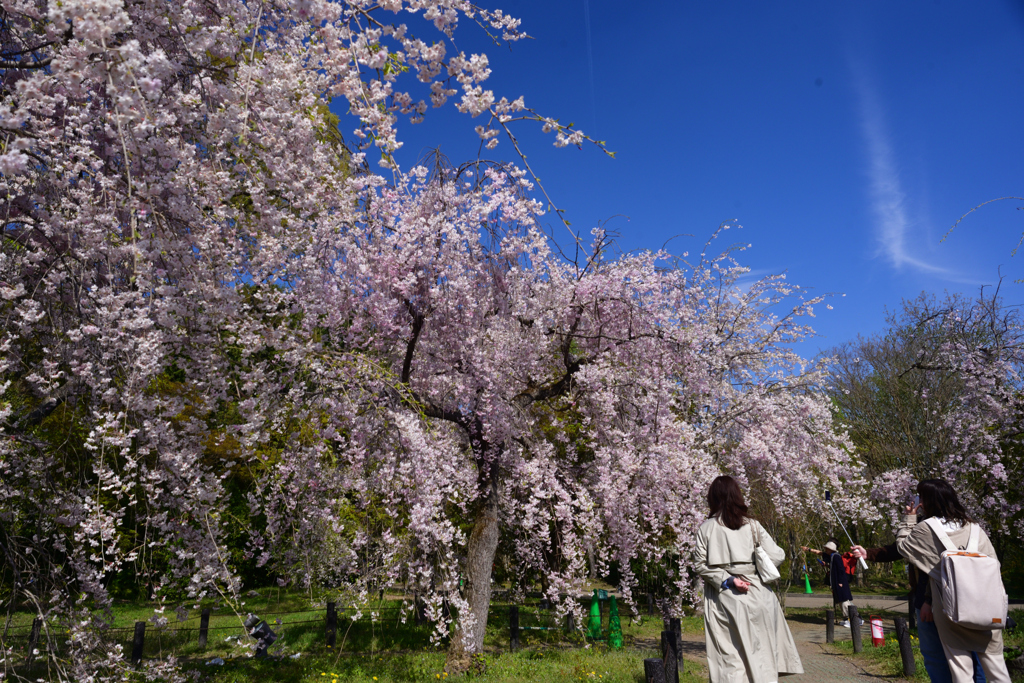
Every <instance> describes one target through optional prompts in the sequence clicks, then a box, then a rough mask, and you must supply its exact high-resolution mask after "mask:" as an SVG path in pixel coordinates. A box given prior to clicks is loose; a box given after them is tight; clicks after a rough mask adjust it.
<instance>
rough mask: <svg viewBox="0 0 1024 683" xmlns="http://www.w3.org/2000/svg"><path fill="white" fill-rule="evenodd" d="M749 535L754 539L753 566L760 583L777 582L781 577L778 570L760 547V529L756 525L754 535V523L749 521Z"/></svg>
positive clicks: (766, 552)
mask: <svg viewBox="0 0 1024 683" xmlns="http://www.w3.org/2000/svg"><path fill="white" fill-rule="evenodd" d="M750 535H751V536H753V538H754V566H755V567H757V573H758V575H759V576H760V577H761V583H772V582H774V581H778V580H779V578H780V577H781V576H782V575H781V574H779V568H778V567H776V566H775V563H774V562H772V558H770V557H768V551H767V550H765V549H764V548H762V547H761V527H760V525H758V530H757V533H756V534H755V533H754V521H753V520H751V521H750Z"/></svg>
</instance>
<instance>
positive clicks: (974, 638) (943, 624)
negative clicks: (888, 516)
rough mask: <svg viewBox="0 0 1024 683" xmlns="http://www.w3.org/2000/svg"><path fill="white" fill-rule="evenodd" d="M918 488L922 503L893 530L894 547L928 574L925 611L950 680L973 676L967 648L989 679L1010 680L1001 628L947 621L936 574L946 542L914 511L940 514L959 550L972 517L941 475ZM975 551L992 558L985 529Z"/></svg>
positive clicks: (994, 682)
mask: <svg viewBox="0 0 1024 683" xmlns="http://www.w3.org/2000/svg"><path fill="white" fill-rule="evenodd" d="M917 492H918V494H919V495H920V496H921V504H920V505H918V506H917V507H916V508H915V507H908V508H907V514H906V515H905V516H904V518H903V523H902V524H901V525H900V528H899V531H898V532H897V533H896V548H897V549H898V550H899V552H900V555H902V556H903V557H905V558H907V559H908V560H910V561H911V562H913V563H914V565H915V566H917V567H918V568H919V569H920V570H921V571H922V572H924V573H925V574H927V575H928V576H929V577H930V578H929V582H930V586H929V587H930V589H931V598H932V604H931V606H930V610H929V612H930V615H928V616H930V617H931V619H934V620H935V628H936V630H937V631H938V632H939V640H941V641H942V649H943V650H944V651H945V653H946V661H947V662H948V663H949V671H950V673H951V674H952V675H953V681H954V683H972V682H973V681H974V660H973V658H972V657H971V653H972V652H974V653H976V654H977V656H978V660H979V661H980V662H981V668H982V669H984V670H985V677H986V679H987V680H988V683H1010V674H1009V672H1008V671H1007V669H1006V661H1005V660H1004V659H1003V632H1002V631H1000V630H991V631H980V630H975V629H970V628H965V627H963V626H960V625H959V624H954V623H953V622H952V621H950V619H949V617H948V616H946V613H945V612H944V611H943V609H942V590H941V587H940V585H939V583H938V580H937V579H938V578H939V562H940V560H941V559H942V552H943V551H944V550H945V549H946V547H945V546H944V545H943V543H942V541H940V540H939V538H938V537H937V536H936V535H935V532H934V531H933V530H932V528H931V527H930V526H929V525H928V524H926V523H925V522H921V523H920V524H918V521H917V513H918V511H919V510H920V511H922V512H923V513H924V517H925V518H928V517H938V518H939V521H941V522H942V523H943V530H944V531H945V532H946V535H947V536H949V540H950V541H951V542H952V543H953V545H955V546H956V547H957V548H960V549H961V550H963V549H964V548H966V547H967V541H968V539H969V537H970V535H971V532H970V526H971V523H972V521H973V520H971V518H970V517H968V516H967V512H966V510H964V507H963V505H961V504H960V500H959V499H958V498H957V495H956V491H954V490H953V487H952V486H950V485H949V483H948V482H946V481H945V480H943V479H925V480H924V481H922V482H921V483H919V484H918V485H917ZM978 552H980V553H983V554H985V555H988V556H989V557H996V549H995V548H994V547H993V546H992V541H990V540H989V538H988V534H986V533H985V530H984V529H982V530H981V533H980V538H979V541H978ZM926 606H927V605H926ZM928 616H926V611H925V609H924V607H922V609H921V618H922V619H925V620H927V621H931V619H929V618H928Z"/></svg>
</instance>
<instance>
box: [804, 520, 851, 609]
mask: <svg viewBox="0 0 1024 683" xmlns="http://www.w3.org/2000/svg"><path fill="white" fill-rule="evenodd" d="M800 548H801V549H802V550H806V551H808V552H812V553H814V554H816V555H819V554H820V555H822V556H823V558H824V561H825V562H826V566H827V567H828V577H829V587H830V588H831V589H832V602H834V603H835V604H836V623H839V621H838V619H839V612H840V611H841V612H842V614H843V627H845V628H850V605H852V604H853V593H852V592H851V591H850V576H849V575H848V574H847V573H846V565H845V564H843V556H842V555H840V554H839V552H838V550H839V546H838V542H837V541H836V539H834V538H830V539H829V540H828V543H826V544H825V548H824V549H823V550H815V549H814V548H808V547H806V546H800Z"/></svg>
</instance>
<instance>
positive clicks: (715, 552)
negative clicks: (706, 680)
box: [694, 476, 804, 683]
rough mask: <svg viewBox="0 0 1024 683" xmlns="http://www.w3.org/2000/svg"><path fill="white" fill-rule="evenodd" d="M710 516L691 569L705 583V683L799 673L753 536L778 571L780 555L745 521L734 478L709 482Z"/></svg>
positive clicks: (741, 682)
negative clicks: (757, 563)
mask: <svg viewBox="0 0 1024 683" xmlns="http://www.w3.org/2000/svg"><path fill="white" fill-rule="evenodd" d="M708 507H709V508H710V509H711V516H710V517H709V519H708V520H707V521H706V522H704V523H703V524H702V525H701V527H700V530H699V531H698V532H697V549H696V552H695V553H694V564H695V568H696V570H697V573H698V574H699V575H700V576H701V577H702V578H703V579H704V625H705V629H704V633H705V640H706V642H707V654H708V673H709V677H710V680H711V683H748V682H749V683H776V682H777V681H778V680H779V675H781V674H800V673H803V672H804V668H803V664H801V662H800V655H799V654H797V651H796V644H795V643H794V642H793V635H792V634H791V633H790V632H789V626H787V625H786V617H785V615H784V614H783V613H782V607H781V606H780V605H779V600H778V598H776V597H775V593H773V592H772V590H771V589H770V588H767V587H766V586H765V585H764V584H763V583H762V582H761V579H760V577H759V576H758V574H757V567H756V566H755V564H754V539H755V538H759V539H760V541H759V542H760V544H761V547H762V548H764V550H765V551H766V552H767V553H768V556H769V557H770V558H771V560H772V562H774V563H775V565H776V566H778V565H780V564H782V561H783V560H785V559H786V553H785V552H783V550H782V549H781V548H780V547H779V546H778V545H776V543H775V541H774V540H773V539H772V537H771V536H769V535H768V532H767V531H765V530H764V527H762V526H761V524H760V523H759V522H758V521H757V520H754V519H750V518H749V517H747V506H746V504H745V503H744V502H743V492H742V491H740V487H739V485H738V484H737V483H736V480H735V479H733V478H732V477H727V476H722V477H718V478H717V479H715V480H714V481H713V482H711V489H710V490H709V491H708Z"/></svg>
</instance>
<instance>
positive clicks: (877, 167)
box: [853, 69, 947, 273]
mask: <svg viewBox="0 0 1024 683" xmlns="http://www.w3.org/2000/svg"><path fill="white" fill-rule="evenodd" d="M857 71H858V70H857V69H854V79H853V80H854V83H855V85H856V88H857V96H858V100H859V101H860V114H861V131H862V132H863V134H864V142H865V143H866V145H867V152H868V161H869V169H868V175H869V178H870V182H871V209H872V212H873V213H874V214H875V219H876V221H877V226H878V240H879V244H880V248H881V251H882V253H884V254H885V256H886V257H887V258H888V259H889V262H890V263H892V265H893V266H895V267H896V268H902V267H903V266H911V267H913V268H917V269H918V270H923V271H927V272H930V273H946V272H947V271H946V269H945V268H940V267H938V266H934V265H932V264H930V263H925V262H924V261H922V260H921V259H919V258H915V257H914V256H911V255H910V253H909V250H908V248H907V233H908V230H909V227H910V221H909V219H908V218H907V208H906V204H905V199H906V195H905V194H904V192H903V188H902V186H901V185H900V176H899V172H898V171H897V170H896V163H895V161H894V158H893V151H892V146H891V145H890V144H889V140H888V136H887V135H886V131H885V120H884V117H883V115H882V108H881V106H880V105H879V104H878V99H877V97H876V96H875V93H874V91H873V90H872V89H871V87H870V86H869V85H868V82H867V79H866V78H865V77H864V75H863V73H857Z"/></svg>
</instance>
